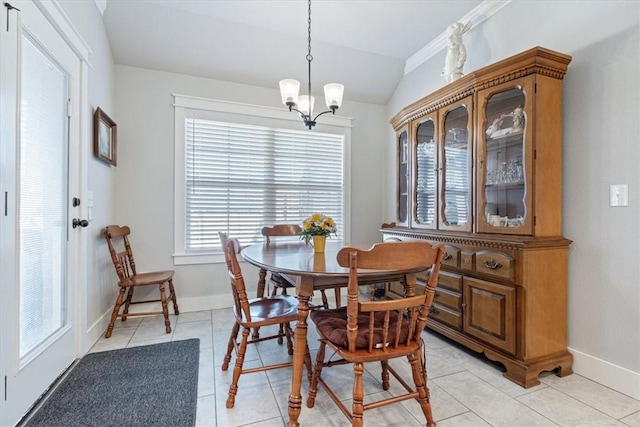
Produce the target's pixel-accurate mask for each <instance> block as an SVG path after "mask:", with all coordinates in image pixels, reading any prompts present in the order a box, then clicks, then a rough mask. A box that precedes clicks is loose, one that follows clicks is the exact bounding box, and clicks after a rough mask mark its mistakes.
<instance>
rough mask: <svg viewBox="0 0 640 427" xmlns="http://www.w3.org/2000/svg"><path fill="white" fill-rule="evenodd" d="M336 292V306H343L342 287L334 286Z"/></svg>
mask: <svg viewBox="0 0 640 427" xmlns="http://www.w3.org/2000/svg"><path fill="white" fill-rule="evenodd" d="M333 291H334V292H335V293H336V308H340V307H342V297H341V295H340V288H334V290H333Z"/></svg>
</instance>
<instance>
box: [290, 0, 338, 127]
mask: <svg viewBox="0 0 640 427" xmlns="http://www.w3.org/2000/svg"><path fill="white" fill-rule="evenodd" d="M308 23H309V29H308V34H309V36H308V42H309V43H308V53H307V63H308V64H309V83H308V89H307V95H301V96H298V93H299V92H300V82H299V81H297V80H294V79H284V80H280V96H281V97H282V103H283V104H284V105H286V106H287V107H289V111H297V112H298V114H300V118H301V119H302V121H303V122H304V125H305V126H306V127H308V128H309V130H311V128H313V127H314V126H315V125H316V120H317V118H318V117H320V116H321V115H323V114H327V113H331V114H335V113H336V110H337V109H338V108H340V105H342V94H343V93H344V86H343V85H341V84H339V83H329V84H326V85H324V98H325V100H326V102H327V108H328V110H327V111H323V112H322V113H319V114H318V115H317V116H315V117H313V104H314V102H315V98H314V97H313V96H311V61H313V56H311V0H309V20H308ZM312 117H313V118H312Z"/></svg>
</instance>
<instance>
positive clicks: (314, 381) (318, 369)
mask: <svg viewBox="0 0 640 427" xmlns="http://www.w3.org/2000/svg"><path fill="white" fill-rule="evenodd" d="M326 346H327V344H326V343H325V342H324V341H320V347H318V352H317V353H316V366H315V369H314V370H313V375H312V376H311V384H309V397H307V408H313V406H314V405H315V404H316V396H317V395H318V381H319V380H320V375H321V374H322V364H323V363H324V352H325V348H326Z"/></svg>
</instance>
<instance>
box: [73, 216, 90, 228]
mask: <svg viewBox="0 0 640 427" xmlns="http://www.w3.org/2000/svg"><path fill="white" fill-rule="evenodd" d="M72 224H73V228H78V227H83V228H84V227H86V226H87V225H89V221H87V220H86V219H78V218H73V223H72Z"/></svg>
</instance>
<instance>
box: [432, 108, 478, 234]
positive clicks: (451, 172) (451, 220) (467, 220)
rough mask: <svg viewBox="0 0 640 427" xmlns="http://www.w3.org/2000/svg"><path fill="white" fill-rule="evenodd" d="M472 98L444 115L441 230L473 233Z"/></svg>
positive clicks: (443, 113) (447, 110)
mask: <svg viewBox="0 0 640 427" xmlns="http://www.w3.org/2000/svg"><path fill="white" fill-rule="evenodd" d="M470 104H471V98H470V97H469V98H465V99H463V100H461V101H458V102H456V103H454V104H451V105H450V106H448V107H447V109H446V110H444V111H442V115H441V120H442V123H443V125H442V127H441V129H442V134H441V138H440V140H441V141H443V143H442V144H441V151H440V153H441V156H440V159H441V160H440V191H441V195H442V196H441V199H440V200H441V206H440V220H439V223H440V224H439V228H440V229H442V230H457V231H471V190H470V188H471V155H472V153H471V143H470V141H471V132H470V129H471V114H470V113H469V106H470Z"/></svg>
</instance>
